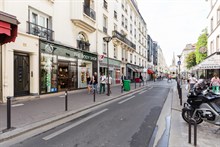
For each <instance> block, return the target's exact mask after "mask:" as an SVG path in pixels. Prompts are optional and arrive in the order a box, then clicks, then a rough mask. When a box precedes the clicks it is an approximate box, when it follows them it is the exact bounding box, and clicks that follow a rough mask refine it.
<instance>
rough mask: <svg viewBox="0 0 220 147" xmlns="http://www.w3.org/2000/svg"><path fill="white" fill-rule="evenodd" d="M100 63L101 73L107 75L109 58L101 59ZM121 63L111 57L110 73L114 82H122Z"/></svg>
mask: <svg viewBox="0 0 220 147" xmlns="http://www.w3.org/2000/svg"><path fill="white" fill-rule="evenodd" d="M99 65H100V68H99V71H100V74H101V73H103V74H104V75H106V76H107V58H104V59H103V60H102V61H100V64H99ZM120 65H121V62H120V61H118V60H114V59H110V58H109V74H110V76H111V77H112V84H120V77H121V76H120V68H121V67H120Z"/></svg>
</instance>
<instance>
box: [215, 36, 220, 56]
mask: <svg viewBox="0 0 220 147" xmlns="http://www.w3.org/2000/svg"><path fill="white" fill-rule="evenodd" d="M219 41H220V40H219V35H218V36H217V37H216V51H217V52H218V51H219V43H220V42H219Z"/></svg>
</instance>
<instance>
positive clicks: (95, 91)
mask: <svg viewBox="0 0 220 147" xmlns="http://www.w3.org/2000/svg"><path fill="white" fill-rule="evenodd" d="M95 93H96V91H95V87H94V85H93V102H95Z"/></svg>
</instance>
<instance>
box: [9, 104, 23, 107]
mask: <svg viewBox="0 0 220 147" xmlns="http://www.w3.org/2000/svg"><path fill="white" fill-rule="evenodd" d="M23 105H24V104H14V105H11V107H19V106H23Z"/></svg>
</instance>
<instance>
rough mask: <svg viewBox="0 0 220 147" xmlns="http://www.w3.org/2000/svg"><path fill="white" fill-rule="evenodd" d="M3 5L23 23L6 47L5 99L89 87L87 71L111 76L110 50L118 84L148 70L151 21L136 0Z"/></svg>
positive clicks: (2, 8) (5, 2)
mask: <svg viewBox="0 0 220 147" xmlns="http://www.w3.org/2000/svg"><path fill="white" fill-rule="evenodd" d="M0 3H1V4H0V11H3V12H7V13H10V14H12V15H15V16H16V17H17V19H18V20H19V22H20V25H19V27H18V36H17V40H16V42H14V43H9V44H4V45H2V46H1V48H2V50H1V51H2V52H1V57H2V63H1V65H2V72H1V73H2V83H3V87H2V98H1V101H6V97H7V96H9V95H11V96H15V97H18V96H27V95H28V96H30V95H40V94H46V93H53V92H59V91H62V90H66V89H68V90H72V89H79V88H85V87H86V77H87V76H88V75H89V76H92V74H93V73H94V72H98V74H100V73H101V72H103V73H105V74H107V73H106V71H107V70H106V68H107V49H108V51H109V69H110V74H111V76H112V78H113V83H114V84H117V83H120V76H121V74H122V73H124V74H125V75H126V76H127V78H129V79H134V78H135V77H138V76H139V75H140V74H145V73H146V68H147V65H148V64H147V62H148V61H147V56H148V55H147V25H146V23H145V21H144V19H143V17H142V15H141V14H140V12H139V10H138V7H137V3H136V1H134V0H114V2H111V1H107V0H103V1H100V0H78V1H65V2H63V1H54V0H40V1H22V2H20V1H16V2H15V1H11V0H3V1H1V2H0ZM61 12H62V13H61ZM106 36H111V37H112V40H111V41H110V42H109V44H107V43H106V42H104V41H103V37H106ZM100 57H102V58H100ZM103 57H104V58H103ZM8 64H10V65H12V66H8ZM144 69H145V70H144Z"/></svg>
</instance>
